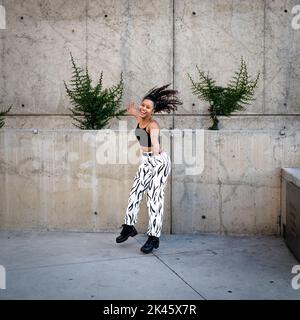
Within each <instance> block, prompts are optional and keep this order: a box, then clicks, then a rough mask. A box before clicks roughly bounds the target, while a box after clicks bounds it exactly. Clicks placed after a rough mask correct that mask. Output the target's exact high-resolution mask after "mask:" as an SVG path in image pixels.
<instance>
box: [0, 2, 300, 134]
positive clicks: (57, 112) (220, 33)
mask: <svg viewBox="0 0 300 320" xmlns="http://www.w3.org/2000/svg"><path fill="white" fill-rule="evenodd" d="M0 3H2V4H3V5H4V7H5V8H6V15H7V29H6V30H0V37H1V38H0V50H1V55H0V68H1V75H0V105H1V106H8V105H10V104H13V105H14V106H13V108H12V110H11V115H10V116H9V117H7V123H6V127H8V128H32V127H40V128H49V129H52V128H74V127H73V125H72V123H71V120H70V117H69V114H70V112H69V111H68V107H69V106H70V102H69V100H68V98H67V96H66V93H65V89H64V86H63V80H69V79H70V75H71V64H70V59H69V52H70V51H72V53H73V55H74V57H75V58H76V61H77V62H78V64H80V65H82V66H85V63H87V65H88V67H89V70H90V72H91V74H92V76H93V77H94V79H96V78H97V76H98V75H99V74H100V72H101V71H102V70H103V71H104V84H105V85H107V86H109V85H111V84H112V83H115V82H117V81H118V79H119V75H120V72H121V71H123V72H124V78H125V91H124V99H123V101H124V104H126V103H127V102H128V101H129V100H135V101H139V100H140V99H141V97H142V96H143V94H144V93H145V92H146V91H147V90H148V89H149V88H151V87H152V86H154V85H160V84H163V83H166V82H171V83H172V84H173V86H174V87H175V88H177V89H178V90H179V91H180V93H181V97H182V100H183V102H184V105H183V107H182V108H181V109H180V110H178V112H177V113H175V115H164V116H159V117H158V118H159V120H160V121H161V123H162V125H163V126H165V127H167V128H170V127H171V128H173V127H175V128H185V127H187V126H188V127H189V128H207V127H208V125H209V117H208V112H207V107H208V106H207V104H206V103H203V102H201V101H199V100H198V99H197V98H195V97H194V96H193V95H192V94H191V90H190V82H189V79H188V77H187V73H190V74H191V75H192V76H194V77H196V68H195V66H196V64H197V65H199V67H200V68H201V69H203V70H205V71H210V72H211V74H212V75H213V76H214V77H215V79H216V80H217V81H218V82H219V83H220V84H226V83H227V81H228V80H229V79H230V78H231V76H232V75H233V72H234V71H235V70H237V68H238V67H239V59H240V56H241V55H243V56H244V58H245V60H246V61H247V64H248V67H249V72H250V74H252V75H254V74H256V72H257V71H259V70H260V71H261V73H262V77H261V79H260V82H259V89H258V90H257V94H256V98H257V99H256V101H255V102H253V104H252V105H251V106H249V107H247V110H246V111H244V112H236V113H235V114H234V116H232V117H230V118H224V119H223V118H221V124H220V126H221V128H224V129H251V130H252V129H254V130H255V129H269V128H270V129H273V128H276V129H280V128H281V127H283V126H286V127H287V128H289V129H290V128H294V127H295V126H296V127H299V116H300V112H299V99H300V89H299V88H300V86H299V84H300V74H299V67H298V66H299V63H300V60H299V59H300V58H299V48H300V37H299V32H300V31H299V30H294V29H293V28H292V26H291V21H292V18H293V17H294V15H293V14H292V13H291V10H292V8H293V6H295V5H296V4H298V1H296V0H289V1H284V2H282V1H281V0H275V1H274V0H272V1H271V0H255V1H248V0H235V1H224V0H213V1H211V0H201V1H199V0H197V1H196V0H187V1H181V0H154V1H147V0H139V1H137V0H124V1H123V0H122V1H121V0H117V1H108V0H101V1H100V0H85V1H79V0H55V1H47V0H31V1H30V0H26V1H23V0H2V1H0ZM124 119H127V117H124ZM129 121H130V120H129ZM130 123H131V122H130ZM111 127H112V128H115V127H116V122H115V121H112V123H111Z"/></svg>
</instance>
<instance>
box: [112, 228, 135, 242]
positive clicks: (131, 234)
mask: <svg viewBox="0 0 300 320" xmlns="http://www.w3.org/2000/svg"><path fill="white" fill-rule="evenodd" d="M137 234H138V233H137V231H136V230H135V231H133V232H131V233H130V234H129V235H128V237H126V238H124V240H121V241H120V240H117V239H116V242H117V243H122V242H125V241H126V240H127V239H128V238H129V237H134V236H136V235H137Z"/></svg>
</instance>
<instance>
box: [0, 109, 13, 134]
mask: <svg viewBox="0 0 300 320" xmlns="http://www.w3.org/2000/svg"><path fill="white" fill-rule="evenodd" d="M11 108H12V105H11V106H10V107H9V108H8V109H7V110H5V111H0V128H2V127H3V126H4V124H5V120H4V119H5V118H4V117H5V115H7V114H8V112H9V111H10V109H11Z"/></svg>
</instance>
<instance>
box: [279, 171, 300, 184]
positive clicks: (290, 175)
mask: <svg viewBox="0 0 300 320" xmlns="http://www.w3.org/2000/svg"><path fill="white" fill-rule="evenodd" d="M282 177H283V178H284V179H285V180H287V181H290V182H292V183H293V184H295V185H296V186H297V187H299V188H300V168H282Z"/></svg>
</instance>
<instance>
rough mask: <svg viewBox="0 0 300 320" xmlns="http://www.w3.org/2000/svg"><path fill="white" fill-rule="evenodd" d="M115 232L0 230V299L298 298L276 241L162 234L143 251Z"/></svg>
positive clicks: (287, 256) (288, 258)
mask: <svg viewBox="0 0 300 320" xmlns="http://www.w3.org/2000/svg"><path fill="white" fill-rule="evenodd" d="M117 235H118V234H117V233H77V232H56V231H55V232H36V231H31V232H11V231H10V232H8V231H1V232H0V265H3V266H4V267H5V269H6V289H5V290H0V299H103V300H106V299H170V300H171V299H300V289H299V290H295V289H293V288H292V286H291V280H292V278H293V276H295V275H294V274H292V273H291V269H292V267H293V265H296V264H300V263H299V262H298V261H297V260H296V259H295V258H294V256H293V255H292V254H291V253H290V251H289V250H288V248H287V247H286V245H285V243H284V241H283V239H282V238H279V237H273V236H255V237H240V236H221V235H212V234H201V235H162V236H161V239H160V240H161V242H160V248H159V249H158V250H156V249H155V250H154V251H153V253H152V254H148V255H145V254H143V253H142V252H141V251H140V247H141V246H142V244H143V243H144V242H145V240H146V239H147V237H146V236H145V235H144V234H139V235H137V236H136V237H135V238H129V240H128V241H126V242H124V243H122V244H117V243H115V238H116V236H117Z"/></svg>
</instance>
